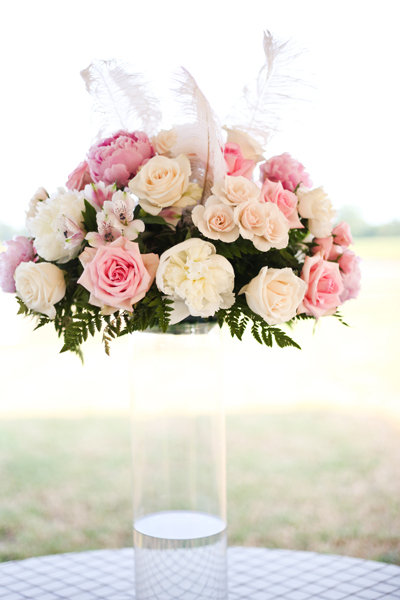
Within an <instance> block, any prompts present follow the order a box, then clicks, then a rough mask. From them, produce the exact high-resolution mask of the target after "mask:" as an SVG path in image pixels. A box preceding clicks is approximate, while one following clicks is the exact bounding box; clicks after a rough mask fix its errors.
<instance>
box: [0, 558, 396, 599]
mask: <svg viewBox="0 0 400 600" xmlns="http://www.w3.org/2000/svg"><path fill="white" fill-rule="evenodd" d="M228 557H229V600H272V599H274V600H275V599H276V600H344V599H350V598H351V599H354V600H378V599H382V600H400V567H398V566H395V565H389V564H385V563H379V562H373V561H367V560H360V559H356V558H349V557H346V556H331V555H324V554H316V553H313V552H294V551H290V550H266V549H264V548H230V549H229V551H228ZM133 560H134V558H133V550H132V549H130V548H123V549H121V550H97V551H93V552H79V553H70V554H57V555H54V556H42V557H38V558H28V559H26V560H21V561H12V562H6V563H1V564H0V600H67V599H68V600H134V598H135V595H134V591H133V582H134V569H133Z"/></svg>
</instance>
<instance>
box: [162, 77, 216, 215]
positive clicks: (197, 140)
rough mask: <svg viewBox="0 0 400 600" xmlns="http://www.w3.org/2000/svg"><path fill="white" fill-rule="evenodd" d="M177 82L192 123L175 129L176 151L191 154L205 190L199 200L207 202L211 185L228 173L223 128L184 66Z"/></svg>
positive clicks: (195, 178) (195, 174)
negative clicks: (224, 152)
mask: <svg viewBox="0 0 400 600" xmlns="http://www.w3.org/2000/svg"><path fill="white" fill-rule="evenodd" d="M178 81H179V87H178V88H177V90H176V92H177V94H178V98H179V100H180V103H181V106H182V109H183V114H184V116H185V118H188V120H189V123H187V124H185V125H178V126H176V127H175V128H174V129H175V131H176V133H177V142H176V144H175V145H174V148H173V152H174V154H186V155H187V156H188V158H189V160H190V163H191V168H192V177H191V179H192V180H193V181H195V182H196V183H198V184H199V185H200V186H201V188H202V190H203V192H202V197H201V200H200V202H201V203H202V204H204V202H205V201H206V200H207V198H208V196H209V195H210V194H211V187H212V186H213V185H214V183H219V182H221V181H222V180H223V178H224V175H225V172H226V165H225V159H224V154H223V149H222V146H223V142H222V131H221V127H220V126H219V124H218V121H217V118H216V116H215V114H214V112H213V110H212V108H211V106H210V104H209V102H208V100H207V99H206V97H205V96H204V94H203V92H202V91H201V90H200V88H199V86H198V85H197V82H196V80H195V79H194V77H192V75H191V74H190V73H189V72H188V71H187V70H186V69H185V68H184V67H182V68H181V74H180V76H179V78H178Z"/></svg>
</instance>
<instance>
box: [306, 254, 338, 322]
mask: <svg viewBox="0 0 400 600" xmlns="http://www.w3.org/2000/svg"><path fill="white" fill-rule="evenodd" d="M301 279H302V280H303V281H305V282H306V284H307V291H306V293H305V296H304V299H303V302H302V303H301V305H300V308H299V311H298V312H299V313H306V314H307V315H312V316H313V317H315V318H316V319H318V318H319V317H322V316H323V315H330V314H332V313H334V312H335V310H336V308H337V307H338V306H339V304H341V303H342V302H341V300H340V295H341V294H342V292H343V281H342V276H341V274H340V269H339V265H338V264H337V263H334V262H329V261H327V260H324V259H323V258H322V257H321V256H320V255H319V254H316V255H315V256H307V257H306V259H305V261H304V265H303V269H302V271H301Z"/></svg>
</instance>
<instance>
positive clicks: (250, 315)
mask: <svg viewBox="0 0 400 600" xmlns="http://www.w3.org/2000/svg"><path fill="white" fill-rule="evenodd" d="M217 320H218V323H219V324H220V326H221V325H222V323H223V322H225V323H226V324H227V325H228V327H229V329H230V332H231V335H232V337H237V338H238V339H239V340H241V339H242V337H243V334H244V332H245V330H246V328H247V326H248V325H249V324H250V323H251V333H252V335H253V337H254V339H255V340H257V342H258V343H259V344H264V345H265V346H270V347H272V346H273V343H274V342H275V343H276V344H277V345H278V346H279V347H280V348H286V347H287V346H293V347H294V348H298V349H299V350H300V349H301V348H300V346H299V345H298V344H297V342H295V341H294V340H293V339H292V338H291V337H289V336H288V335H287V334H286V333H285V332H284V331H282V330H281V329H279V328H278V327H275V326H271V325H268V323H267V322H266V321H264V319H262V318H261V317H260V316H259V315H257V314H256V313H254V312H253V311H252V310H251V309H250V308H249V307H248V306H247V304H246V301H245V300H244V298H243V297H241V296H239V297H238V298H237V299H236V302H235V304H234V305H233V306H232V307H231V308H228V309H225V310H220V311H218V313H217Z"/></svg>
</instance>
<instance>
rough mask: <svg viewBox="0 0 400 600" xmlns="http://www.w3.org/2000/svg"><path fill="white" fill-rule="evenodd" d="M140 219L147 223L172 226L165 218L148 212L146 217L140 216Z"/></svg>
mask: <svg viewBox="0 0 400 600" xmlns="http://www.w3.org/2000/svg"><path fill="white" fill-rule="evenodd" d="M140 220H141V221H143V223H144V224H145V225H166V226H167V227H169V226H170V225H169V224H168V223H167V221H166V220H165V219H163V218H162V217H159V216H157V215H148V214H146V215H145V216H144V217H140Z"/></svg>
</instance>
